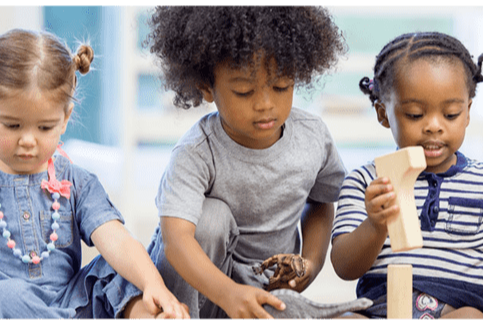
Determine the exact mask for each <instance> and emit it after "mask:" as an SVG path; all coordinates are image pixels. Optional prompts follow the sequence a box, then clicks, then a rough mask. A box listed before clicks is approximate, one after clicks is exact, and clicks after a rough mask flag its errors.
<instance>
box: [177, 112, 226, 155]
mask: <svg viewBox="0 0 483 322" xmlns="http://www.w3.org/2000/svg"><path fill="white" fill-rule="evenodd" d="M217 122H220V120H219V114H218V112H212V113H208V114H206V115H204V116H203V117H201V118H200V119H199V120H198V121H197V122H196V123H195V124H193V126H191V128H190V129H189V130H188V131H187V132H185V133H184V134H183V135H182V136H181V138H180V139H179V140H178V142H177V143H176V145H175V149H179V148H181V147H183V148H188V149H197V148H198V147H199V146H200V145H202V144H204V143H205V142H206V141H207V140H208V139H209V138H210V137H211V136H212V135H214V132H215V127H216V126H217V124H216V123H217Z"/></svg>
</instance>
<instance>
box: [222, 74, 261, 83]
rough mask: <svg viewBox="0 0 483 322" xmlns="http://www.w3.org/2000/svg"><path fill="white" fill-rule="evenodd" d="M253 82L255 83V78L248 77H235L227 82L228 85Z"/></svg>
mask: <svg viewBox="0 0 483 322" xmlns="http://www.w3.org/2000/svg"><path fill="white" fill-rule="evenodd" d="M254 81H255V78H249V77H243V76H235V77H233V78H230V79H229V80H228V82H230V83H240V82H245V83H253V82H254Z"/></svg>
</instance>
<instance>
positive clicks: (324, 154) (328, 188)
mask: <svg viewBox="0 0 483 322" xmlns="http://www.w3.org/2000/svg"><path fill="white" fill-rule="evenodd" d="M318 130H319V133H318V134H317V137H316V140H318V141H319V147H320V154H321V156H320V157H321V160H322V162H321V166H320V170H319V172H318V173H317V178H316V180H315V184H314V186H313V187H312V189H311V191H310V193H309V198H310V199H311V200H314V201H317V202H336V201H337V197H338V196H339V191H340V187H341V185H342V182H343V180H344V177H345V175H346V171H345V168H344V165H343V163H342V159H341V157H340V155H339V152H338V151H337V147H336V146H335V143H334V140H333V139H332V136H331V135H330V133H329V130H328V129H327V127H326V125H325V124H324V123H323V122H322V121H321V122H320V125H319V126H318Z"/></svg>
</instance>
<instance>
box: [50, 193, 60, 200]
mask: <svg viewBox="0 0 483 322" xmlns="http://www.w3.org/2000/svg"><path fill="white" fill-rule="evenodd" d="M59 198H60V195H59V193H58V192H54V193H53V194H52V199H54V200H57V199H59Z"/></svg>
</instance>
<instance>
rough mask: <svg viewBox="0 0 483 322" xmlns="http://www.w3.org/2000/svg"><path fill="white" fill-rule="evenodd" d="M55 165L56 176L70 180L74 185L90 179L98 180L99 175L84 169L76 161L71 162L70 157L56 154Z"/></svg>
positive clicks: (58, 178) (59, 178)
mask: <svg viewBox="0 0 483 322" xmlns="http://www.w3.org/2000/svg"><path fill="white" fill-rule="evenodd" d="M54 165H55V174H56V175H55V176H56V177H57V180H59V181H61V180H68V181H70V182H71V183H72V184H73V185H74V186H77V185H79V184H84V183H85V182H87V181H90V180H98V179H97V176H96V175H95V174H94V173H92V172H90V171H88V170H87V169H84V168H83V167H80V166H78V165H77V164H75V163H74V162H71V160H70V159H68V158H66V157H64V156H62V155H56V156H54Z"/></svg>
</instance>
